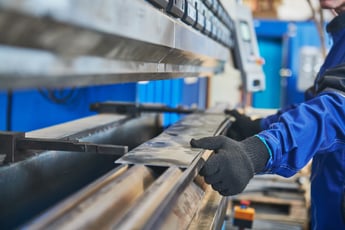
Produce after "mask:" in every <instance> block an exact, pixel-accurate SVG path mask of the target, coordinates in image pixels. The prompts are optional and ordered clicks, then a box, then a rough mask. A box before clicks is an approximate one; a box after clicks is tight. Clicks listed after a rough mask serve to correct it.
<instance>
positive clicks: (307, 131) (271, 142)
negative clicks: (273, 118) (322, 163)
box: [257, 92, 345, 177]
mask: <svg viewBox="0 0 345 230" xmlns="http://www.w3.org/2000/svg"><path fill="white" fill-rule="evenodd" d="M344 118H345V96H344V95H343V94H340V93H335V92H328V93H321V94H320V95H318V96H317V97H315V98H313V99H311V100H309V101H307V102H305V103H301V104H300V105H299V106H298V107H296V108H294V109H291V110H289V111H287V112H285V113H284V114H282V115H281V116H280V118H279V121H278V122H276V123H274V124H272V125H271V126H270V129H268V130H264V131H262V132H260V133H259V134H258V135H257V136H258V137H259V138H260V139H261V140H262V141H263V142H264V143H265V144H266V146H267V148H268V149H269V151H270V153H271V158H270V159H269V161H268V164H267V165H266V169H265V170H264V172H265V173H275V174H279V175H282V176H286V177H288V176H292V175H294V174H295V173H297V172H298V171H299V170H300V169H301V168H303V167H304V166H305V165H306V164H307V163H308V162H309V161H310V159H311V158H312V157H313V156H314V155H315V154H323V153H327V152H334V150H336V149H338V148H345V119H344Z"/></svg>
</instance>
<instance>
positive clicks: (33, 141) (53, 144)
mask: <svg viewBox="0 0 345 230" xmlns="http://www.w3.org/2000/svg"><path fill="white" fill-rule="evenodd" d="M16 146H17V149H18V150H19V149H32V150H58V151H71V152H88V153H99V154H113V155H119V156H122V155H124V154H125V153H127V151H128V147H127V146H121V145H105V144H93V143H87V142H78V141H76V140H73V141H64V140H51V139H44V138H25V139H18V140H17V142H16Z"/></svg>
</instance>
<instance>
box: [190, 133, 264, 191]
mask: <svg viewBox="0 0 345 230" xmlns="http://www.w3.org/2000/svg"><path fill="white" fill-rule="evenodd" d="M190 144H191V146H192V147H195V148H203V149H209V150H214V152H215V154H212V155H211V156H210V157H209V159H208V160H207V161H206V163H205V165H204V167H203V168H202V169H201V170H200V175H201V176H204V178H205V182H206V183H208V184H211V185H212V188H213V189H214V190H216V191H218V192H219V193H220V194H221V195H223V196H229V195H235V194H238V193H240V192H242V191H243V190H244V188H245V187H246V186H247V184H248V182H249V180H250V179H251V178H252V177H253V176H254V174H255V173H258V172H261V171H262V170H263V169H264V167H265V165H266V162H267V160H268V158H269V154H268V150H267V148H266V146H265V144H264V143H263V142H262V141H261V140H260V139H259V138H258V137H255V136H253V137H249V138H247V139H245V140H244V141H241V142H238V141H235V140H232V139H230V138H228V137H225V136H216V137H205V138H201V139H199V140H195V139H192V140H191V142H190Z"/></svg>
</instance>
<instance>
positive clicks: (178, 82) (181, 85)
mask: <svg viewBox="0 0 345 230" xmlns="http://www.w3.org/2000/svg"><path fill="white" fill-rule="evenodd" d="M206 86H207V80H206V79H205V78H198V79H196V81H195V82H194V83H186V82H185V80H184V79H173V80H160V81H150V82H148V83H146V84H139V85H138V100H137V102H138V103H162V104H165V105H167V106H171V107H178V106H191V105H197V106H198V107H199V108H205V102H206V92H207V91H206ZM180 119H181V115H179V114H169V113H167V114H164V118H163V125H164V126H165V127H167V126H169V125H171V124H173V123H175V122H177V121H178V120H180Z"/></svg>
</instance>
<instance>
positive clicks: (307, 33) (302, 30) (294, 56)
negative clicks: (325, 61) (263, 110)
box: [284, 22, 320, 105]
mask: <svg viewBox="0 0 345 230" xmlns="http://www.w3.org/2000/svg"><path fill="white" fill-rule="evenodd" d="M289 34H290V36H289V37H288V40H287V47H288V58H287V60H288V62H287V64H288V66H289V69H291V73H292V75H291V77H289V78H287V79H286V80H287V87H286V91H285V101H284V105H288V104H293V103H299V102H302V101H304V92H300V91H298V90H297V77H298V71H299V63H300V55H299V50H300V49H301V47H302V46H317V47H320V40H319V37H318V33H317V29H316V27H315V24H314V23H313V22H298V23H291V24H290V32H289Z"/></svg>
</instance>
